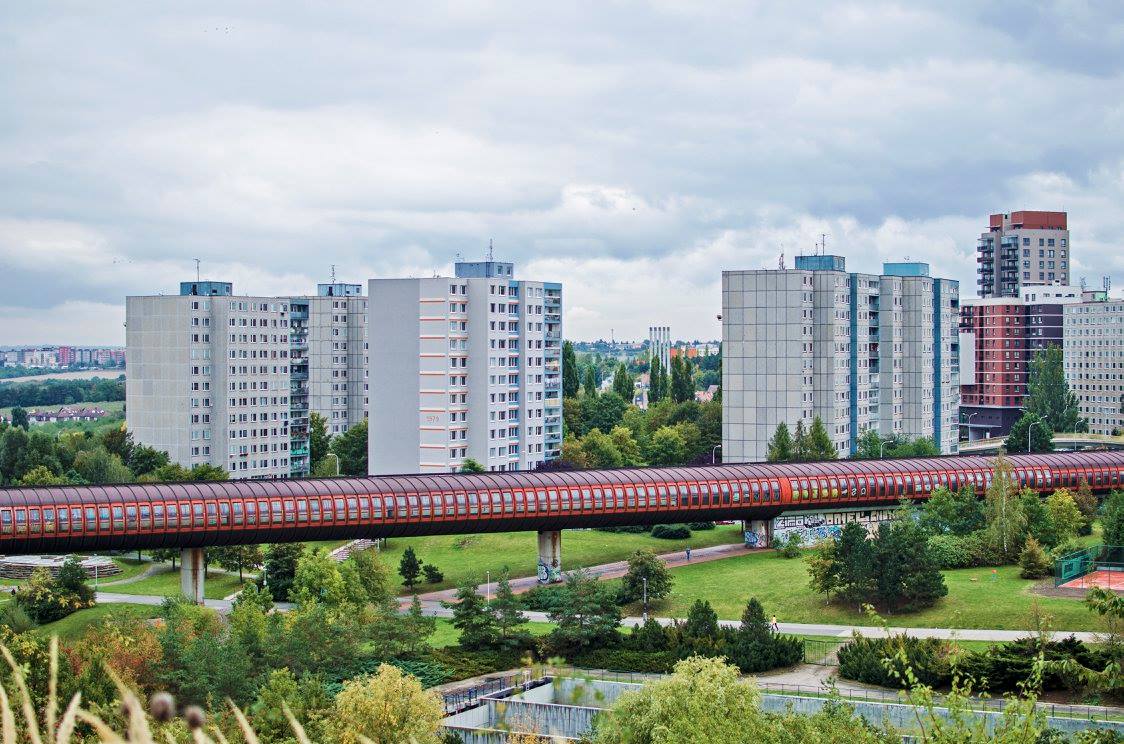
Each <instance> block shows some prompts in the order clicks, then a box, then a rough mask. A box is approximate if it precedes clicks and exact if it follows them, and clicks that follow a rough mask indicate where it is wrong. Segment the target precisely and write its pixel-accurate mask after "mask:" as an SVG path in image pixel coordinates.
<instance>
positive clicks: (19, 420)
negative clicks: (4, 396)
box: [11, 406, 31, 431]
mask: <svg viewBox="0 0 1124 744" xmlns="http://www.w3.org/2000/svg"><path fill="white" fill-rule="evenodd" d="M11 418H12V426H18V427H19V428H21V429H23V430H24V431H27V430H28V427H30V426H31V420H30V419H29V418H28V416H27V409H26V408H20V407H18V406H17V407H16V408H13V409H12V416H11Z"/></svg>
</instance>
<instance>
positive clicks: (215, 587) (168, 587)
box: [105, 568, 251, 599]
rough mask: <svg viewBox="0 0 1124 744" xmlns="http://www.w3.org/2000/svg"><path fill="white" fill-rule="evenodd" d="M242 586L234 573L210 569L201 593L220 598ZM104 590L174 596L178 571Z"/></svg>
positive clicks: (108, 587) (210, 597)
mask: <svg viewBox="0 0 1124 744" xmlns="http://www.w3.org/2000/svg"><path fill="white" fill-rule="evenodd" d="M250 577H251V575H250V574H247V578H250ZM243 586H244V585H243V584H241V583H239V581H238V574H236V573H235V574H228V573H223V572H220V571H211V572H210V573H209V574H208V575H207V579H206V582H205V583H204V585H203V594H204V596H205V597H206V598H207V599H222V598H223V597H226V596H228V595H231V594H233V593H234V592H236V591H238V590H239V589H241V588H242V587H243ZM105 591H107V592H112V593H114V594H148V595H153V596H157V597H174V596H176V595H177V594H179V593H180V572H179V569H178V568H177V569H176V570H175V571H166V572H164V573H159V574H156V575H155V576H149V577H148V578H147V579H141V580H140V581H135V582H133V583H132V584H123V585H121V586H107V587H105Z"/></svg>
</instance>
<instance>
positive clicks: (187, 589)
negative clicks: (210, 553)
mask: <svg viewBox="0 0 1124 744" xmlns="http://www.w3.org/2000/svg"><path fill="white" fill-rule="evenodd" d="M205 576H206V564H205V563H204V562H203V548H184V549H183V550H181V551H180V591H181V592H182V593H183V596H185V597H187V601H188V602H191V603H192V604H197V605H201V604H203V579H204V577H205Z"/></svg>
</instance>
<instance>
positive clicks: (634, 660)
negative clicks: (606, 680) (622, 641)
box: [570, 648, 679, 674]
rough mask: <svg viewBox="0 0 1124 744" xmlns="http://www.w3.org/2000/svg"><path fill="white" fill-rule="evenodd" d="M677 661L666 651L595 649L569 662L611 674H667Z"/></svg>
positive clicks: (676, 658)
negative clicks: (606, 670) (607, 671)
mask: <svg viewBox="0 0 1124 744" xmlns="http://www.w3.org/2000/svg"><path fill="white" fill-rule="evenodd" d="M678 660H679V659H678V657H676V656H675V655H674V654H671V653H669V652H667V651H656V652H653V651H632V650H630V649H623V648H615V649H605V648H602V649H596V650H593V651H585V652H583V653H581V654H578V655H577V656H575V657H574V658H573V659H571V660H570V662H571V663H572V664H573V665H574V666H578V667H582V668H584V669H608V670H609V671H611V672H647V673H651V674H667V673H668V672H670V671H671V670H672V668H673V667H674V666H675V662H677V661H678Z"/></svg>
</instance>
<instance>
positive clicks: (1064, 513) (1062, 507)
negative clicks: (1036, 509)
mask: <svg viewBox="0 0 1124 744" xmlns="http://www.w3.org/2000/svg"><path fill="white" fill-rule="evenodd" d="M1046 512H1047V514H1048V515H1049V517H1050V529H1051V532H1052V535H1051V537H1052V538H1053V544H1054V545H1064V544H1065V543H1066V542H1068V541H1070V540H1073V539H1074V538H1076V537H1077V534H1078V533H1079V532H1080V531H1081V528H1082V527H1083V526H1084V525H1085V516H1084V515H1083V514H1082V513H1081V510H1080V509H1079V508H1077V502H1076V501H1074V499H1073V496H1071V495H1070V493H1069V491H1066V490H1065V489H1059V490H1057V491H1054V492H1053V493H1052V494H1050V495H1049V496H1048V497H1046Z"/></svg>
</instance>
